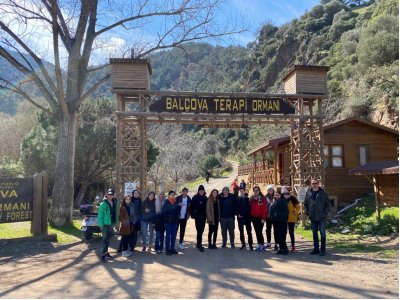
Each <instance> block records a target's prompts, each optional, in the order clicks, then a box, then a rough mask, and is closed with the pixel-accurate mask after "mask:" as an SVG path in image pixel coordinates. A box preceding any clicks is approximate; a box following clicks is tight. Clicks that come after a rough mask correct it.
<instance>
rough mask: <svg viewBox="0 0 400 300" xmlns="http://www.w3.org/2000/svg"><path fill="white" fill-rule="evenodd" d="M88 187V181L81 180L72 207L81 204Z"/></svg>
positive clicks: (77, 206)
mask: <svg viewBox="0 0 400 300" xmlns="http://www.w3.org/2000/svg"><path fill="white" fill-rule="evenodd" d="M88 187H89V183H88V182H82V183H81V186H80V188H79V192H78V195H77V196H76V198H75V201H74V207H75V208H79V206H80V205H81V204H82V200H83V198H84V197H85V195H86V192H87V189H88Z"/></svg>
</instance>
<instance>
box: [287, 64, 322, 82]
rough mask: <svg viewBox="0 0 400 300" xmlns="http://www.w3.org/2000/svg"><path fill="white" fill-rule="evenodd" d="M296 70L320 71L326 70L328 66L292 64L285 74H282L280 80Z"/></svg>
mask: <svg viewBox="0 0 400 300" xmlns="http://www.w3.org/2000/svg"><path fill="white" fill-rule="evenodd" d="M296 70H307V71H322V72H328V71H329V67H328V66H315V65H294V66H293V67H292V68H291V69H290V70H289V71H288V72H287V73H286V74H285V75H283V78H282V80H283V81H285V80H286V78H287V77H289V76H290V74H292V73H293V72H294V71H296Z"/></svg>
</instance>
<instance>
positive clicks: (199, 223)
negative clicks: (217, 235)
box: [194, 218, 206, 247]
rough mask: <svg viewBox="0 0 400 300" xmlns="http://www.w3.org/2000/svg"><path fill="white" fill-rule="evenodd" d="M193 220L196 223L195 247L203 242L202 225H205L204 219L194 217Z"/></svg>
mask: <svg viewBox="0 0 400 300" xmlns="http://www.w3.org/2000/svg"><path fill="white" fill-rule="evenodd" d="M194 222H195V224H196V231H197V247H200V246H201V244H202V242H203V232H204V227H206V219H204V218H196V219H195V220H194Z"/></svg>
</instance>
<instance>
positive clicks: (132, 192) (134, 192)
mask: <svg viewBox="0 0 400 300" xmlns="http://www.w3.org/2000/svg"><path fill="white" fill-rule="evenodd" d="M135 192H138V193H139V194H140V192H139V190H137V189H135V190H133V191H132V196H133V194H134V193H135Z"/></svg>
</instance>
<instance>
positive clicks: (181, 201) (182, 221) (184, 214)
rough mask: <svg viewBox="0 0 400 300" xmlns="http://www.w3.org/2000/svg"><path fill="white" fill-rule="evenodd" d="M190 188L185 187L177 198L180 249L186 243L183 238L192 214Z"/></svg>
mask: <svg viewBox="0 0 400 300" xmlns="http://www.w3.org/2000/svg"><path fill="white" fill-rule="evenodd" d="M188 191H189V190H188V188H186V187H184V188H183V189H182V193H181V194H180V195H179V196H178V197H177V198H176V202H178V205H179V208H180V212H179V245H178V247H179V249H181V250H182V249H184V248H185V245H184V243H183V239H184V237H185V230H186V224H187V220H188V219H189V216H190V204H191V202H192V199H191V198H190V197H189V196H188Z"/></svg>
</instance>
